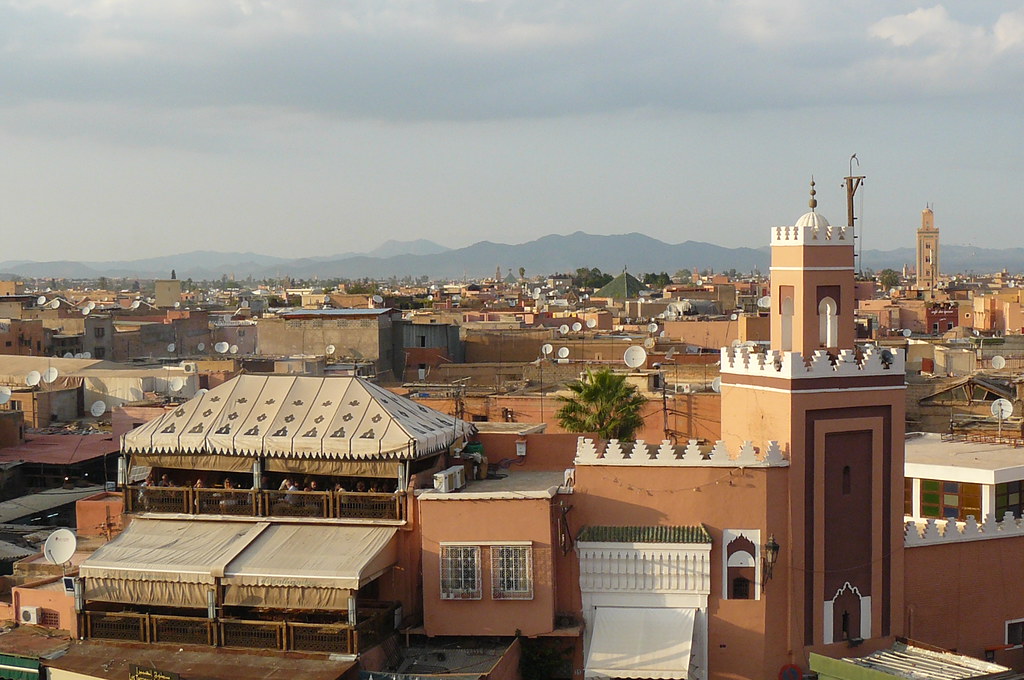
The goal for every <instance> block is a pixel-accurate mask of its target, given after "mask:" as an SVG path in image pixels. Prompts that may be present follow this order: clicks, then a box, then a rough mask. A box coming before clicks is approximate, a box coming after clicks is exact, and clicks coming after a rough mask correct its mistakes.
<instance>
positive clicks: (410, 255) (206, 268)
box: [0, 231, 1024, 280]
mask: <svg viewBox="0 0 1024 680" xmlns="http://www.w3.org/2000/svg"><path fill="white" fill-rule="evenodd" d="M941 257H942V263H941V264H942V270H943V271H944V272H947V273H949V272H968V271H974V272H978V273H983V272H994V271H998V270H1001V269H1007V270H1009V271H1011V272H1014V273H1017V272H1021V271H1024V249H1022V248H1004V249H989V248H975V247H971V246H952V245H944V246H942V250H941ZM769 259H770V252H769V248H768V247H767V246H765V247H763V248H758V249H754V248H725V247H722V246H716V245H713V244H711V243H703V242H699V241H685V242H683V243H678V244H671V243H665V242H664V241H659V240H658V239H655V238H651V237H649V236H645V235H644V234H639V233H635V232H634V233H630V234H616V235H611V236H598V235H593V234H586V233H584V232H582V231H577V232H575V233H573V234H568V235H557V234H556V235H550V236H544V237H542V238H539V239H537V240H535V241H530V242H528V243H519V244H505V243H493V242H490V241H480V242H479V243H474V244H473V245H470V246H466V247H464V248H457V249H448V248H446V247H444V246H442V245H439V244H437V243H434V242H433V241H428V240H425V239H419V240H415V241H388V242H386V243H384V244H383V245H381V246H380V247H378V248H375V249H374V250H372V251H369V252H366V253H343V254H339V255H332V256H321V255H317V256H311V257H308V258H300V259H288V258H281V257H273V256H270V255H260V254H258V253H220V252H211V251H194V252H190V253H182V254H178V255H163V256H160V257H151V258H145V259H139V260H127V261H110V262H72V261H56V262H29V261H25V260H18V261H9V262H0V272H5V273H7V274H9V275H15V276H18V277H24V278H71V279H95V278H98V277H100V276H107V277H112V278H138V279H152V278H167V277H169V276H170V273H171V270H172V269H174V270H175V273H176V274H177V276H178V278H180V279H187V278H191V279H195V280H204V279H205V280H213V279H219V278H220V277H221V276H222V275H224V274H227V275H229V276H230V275H233V276H234V277H235V278H236V279H244V278H246V277H248V276H252V277H254V278H257V279H262V278H277V277H284V276H290V277H293V278H300V279H309V278H313V277H319V278H333V277H342V278H350V279H357V278H364V277H370V278H383V277H390V276H398V277H403V276H406V275H409V276H413V277H417V276H423V275H426V276H429V277H430V278H432V279H440V278H461V277H463V276H470V277H482V276H488V275H493V274H494V271H495V269H496V268H499V267H500V269H501V272H502V274H507V273H508V271H509V270H511V271H513V272H515V273H518V270H519V268H520V267H523V268H524V269H525V270H526V272H527V275H528V276H532V275H536V274H553V273H556V272H571V271H574V270H575V269H577V268H579V267H597V268H598V269H601V270H602V271H605V272H609V273H618V272H620V271H622V269H623V268H624V267H626V268H628V269H629V270H630V271H632V272H634V273H637V274H639V273H641V272H662V271H664V272H668V273H669V274H673V273H675V272H676V271H678V270H680V269H692V268H694V267H697V268H699V269H705V268H711V269H714V270H715V271H727V270H729V269H736V270H737V271H741V272H749V271H754V270H759V271H761V272H763V273H767V272H768V266H769ZM863 260H864V261H863V268H864V269H873V270H875V271H878V270H880V269H885V268H893V269H897V270H898V269H900V268H901V267H902V266H903V265H904V264H911V265H912V264H913V262H914V249H913V248H897V249H895V250H888V251H881V250H868V251H865V252H864V254H863Z"/></svg>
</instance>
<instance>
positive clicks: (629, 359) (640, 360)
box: [622, 345, 647, 368]
mask: <svg viewBox="0 0 1024 680" xmlns="http://www.w3.org/2000/svg"><path fill="white" fill-rule="evenodd" d="M622 361H623V363H625V364H626V365H627V366H629V367H630V368H639V367H641V366H643V365H644V364H645V363H647V350H645V349H644V348H643V347H641V346H640V345H633V346H632V347H630V348H629V349H627V350H626V352H625V353H624V354H623V355H622Z"/></svg>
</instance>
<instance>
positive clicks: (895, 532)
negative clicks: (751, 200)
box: [721, 180, 904, 667]
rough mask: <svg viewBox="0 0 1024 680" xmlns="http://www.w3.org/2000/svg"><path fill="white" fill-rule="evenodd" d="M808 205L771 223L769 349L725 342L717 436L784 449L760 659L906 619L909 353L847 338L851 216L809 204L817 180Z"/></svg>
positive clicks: (770, 527)
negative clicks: (845, 222) (766, 639)
mask: <svg viewBox="0 0 1024 680" xmlns="http://www.w3.org/2000/svg"><path fill="white" fill-rule="evenodd" d="M809 205H810V211H809V212H808V213H806V214H805V215H803V216H802V217H800V219H798V220H797V221H796V224H794V225H793V226H788V227H774V228H773V229H772V230H771V246H772V268H771V318H772V321H771V349H770V350H768V351H767V352H765V353H752V352H750V351H749V350H747V349H746V348H725V349H723V350H722V369H721V371H722V439H723V440H725V443H726V445H727V446H728V447H730V448H732V447H734V446H735V447H738V446H740V445H742V443H743V442H747V441H750V442H764V441H772V440H774V441H777V442H778V443H779V446H780V448H781V450H782V451H783V452H784V453H785V454H786V455H787V456H788V458H789V461H790V465H789V467H788V468H783V469H780V470H779V473H780V475H783V476H784V477H785V479H784V480H783V479H779V481H778V484H777V485H774V486H770V488H769V489H768V491H767V493H768V498H767V499H766V505H767V508H768V511H767V516H766V517H765V526H764V527H762V531H765V532H767V533H773V534H774V535H775V537H776V540H777V541H778V543H779V545H780V546H781V549H780V552H779V558H778V566H777V567H776V569H775V576H774V577H773V579H772V581H770V582H768V583H767V584H766V585H765V588H764V598H765V601H766V605H765V611H764V616H765V619H766V621H765V630H766V631H769V630H776V631H781V630H784V631H785V639H784V640H778V641H776V642H773V643H772V644H771V645H770V646H769V647H767V648H766V654H767V655H769V656H771V655H777V656H776V657H775V658H766V667H771V664H773V663H775V662H778V664H779V665H781V664H784V663H797V664H799V665H804V664H805V663H806V654H807V652H808V650H809V648H811V647H813V648H814V649H815V651H818V652H819V653H825V654H831V653H833V652H834V653H835V654H836V655H837V656H839V655H843V656H849V655H850V654H851V653H853V652H852V651H851V649H850V646H851V645H850V643H851V642H854V643H856V641H857V640H869V639H873V640H875V641H877V642H881V641H880V640H878V639H879V638H890V637H891V636H893V635H898V634H900V633H901V631H902V607H903V583H902V575H903V564H902V554H903V551H902V546H903V532H902V526H903V503H902V499H903V439H904V423H903V421H904V359H903V355H902V352H900V351H891V352H890V351H889V350H880V349H879V348H870V349H867V350H866V351H864V352H861V351H860V350H858V349H857V348H856V347H855V345H854V314H853V311H854V304H855V302H854V246H853V234H852V230H850V229H849V228H848V227H841V226H835V227H834V226H831V225H830V224H829V222H828V220H827V219H825V217H824V216H823V215H821V214H820V213H818V212H817V210H816V209H817V200H816V199H815V189H814V182H813V180H812V181H811V198H810V202H809ZM780 635H781V634H780ZM871 646H872V645H865V648H871ZM876 648H877V647H876ZM776 667H777V666H776ZM804 667H806V666H804Z"/></svg>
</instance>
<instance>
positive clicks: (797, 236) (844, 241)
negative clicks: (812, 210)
mask: <svg viewBox="0 0 1024 680" xmlns="http://www.w3.org/2000/svg"><path fill="white" fill-rule="evenodd" d="M772 245H773V246H798V245H799V246H802V245H808V246H816V245H821V246H828V245H837V246H852V245H853V239H852V238H848V237H847V234H846V227H833V226H831V225H829V224H822V225H812V226H795V227H772Z"/></svg>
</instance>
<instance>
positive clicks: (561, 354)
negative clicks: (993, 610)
mask: <svg viewBox="0 0 1024 680" xmlns="http://www.w3.org/2000/svg"><path fill="white" fill-rule="evenodd" d="M558 358H559V359H568V358H569V348H568V347H559V348H558Z"/></svg>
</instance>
